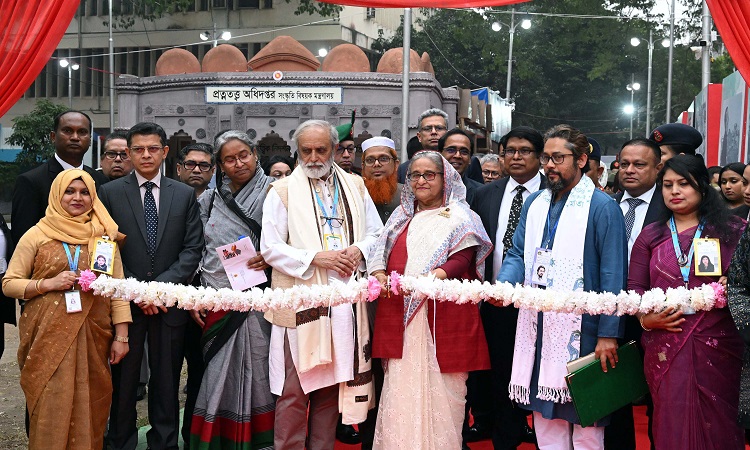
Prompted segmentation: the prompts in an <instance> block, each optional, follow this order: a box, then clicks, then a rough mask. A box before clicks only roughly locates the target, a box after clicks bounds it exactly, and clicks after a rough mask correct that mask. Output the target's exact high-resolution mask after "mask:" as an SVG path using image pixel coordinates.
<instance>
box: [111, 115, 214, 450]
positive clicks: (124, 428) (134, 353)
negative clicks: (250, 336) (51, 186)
mask: <svg viewBox="0 0 750 450" xmlns="http://www.w3.org/2000/svg"><path fill="white" fill-rule="evenodd" d="M166 141H167V136H166V133H165V132H164V129H162V127H160V126H159V125H157V124H155V123H148V122H144V123H139V124H137V125H135V126H133V128H131V129H130V131H129V132H128V148H127V152H128V156H129V158H130V160H131V161H133V166H134V168H135V171H134V172H133V173H132V174H130V175H128V176H126V177H122V178H120V179H118V180H115V181H113V182H110V183H108V184H107V185H105V186H104V187H103V188H102V189H101V190H100V193H99V197H100V198H101V200H102V203H104V206H106V207H107V210H109V213H110V214H111V215H112V218H113V219H114V220H115V222H117V224H118V225H119V227H120V231H121V232H123V233H125V234H126V235H127V236H128V238H127V240H126V242H125V244H124V245H123V246H122V248H121V249H120V252H121V254H122V264H123V269H124V271H125V276H126V277H133V278H136V279H138V280H141V281H161V282H167V283H175V284H185V283H187V282H188V281H189V280H190V278H191V277H192V276H193V274H194V273H195V271H196V269H197V267H198V263H199V261H200V259H201V252H202V251H203V244H204V243H203V226H202V225H201V219H200V211H199V209H198V203H197V202H196V200H195V191H194V190H193V189H192V188H191V187H190V186H187V185H185V184H182V183H180V182H178V181H175V180H171V179H169V178H166V177H164V176H163V175H162V174H161V173H160V168H161V165H162V162H163V161H164V159H165V158H166V156H167V153H168V152H169V147H168V146H167V145H166ZM130 310H131V313H132V314H133V323H132V324H131V325H130V331H129V335H130V353H128V356H126V357H125V358H124V359H123V360H122V362H121V363H120V364H119V365H118V366H113V369H112V381H113V388H114V392H113V394H112V410H111V412H110V422H109V437H108V439H109V442H110V445H111V447H112V448H113V449H117V450H119V449H128V450H133V449H135V448H136V445H137V444H138V429H137V428H136V410H135V403H136V390H137V388H138V380H139V378H140V367H141V360H142V359H143V351H144V350H143V347H144V342H145V340H146V337H147V336H148V362H149V368H150V370H151V377H150V379H149V389H148V406H149V407H148V410H149V422H150V423H151V427H152V428H151V430H150V431H149V432H148V433H147V434H146V439H147V441H148V446H149V448H150V449H153V450H164V449H174V450H176V449H177V445H178V426H179V403H178V397H177V393H178V389H179V383H180V368H181V367H182V358H183V356H184V346H183V338H184V335H185V326H186V324H187V321H188V320H189V317H188V313H187V311H183V310H179V309H177V308H176V307H172V308H165V307H156V306H153V305H152V306H143V305H136V304H131V305H130Z"/></svg>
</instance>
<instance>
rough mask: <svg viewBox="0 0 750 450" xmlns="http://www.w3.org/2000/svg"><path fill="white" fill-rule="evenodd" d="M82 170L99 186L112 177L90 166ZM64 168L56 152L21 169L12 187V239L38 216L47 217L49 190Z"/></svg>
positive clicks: (19, 237) (19, 235)
mask: <svg viewBox="0 0 750 450" xmlns="http://www.w3.org/2000/svg"><path fill="white" fill-rule="evenodd" d="M83 170H85V171H86V172H88V174H89V175H91V178H93V179H94V182H95V183H96V189H97V190H99V188H100V187H101V186H102V185H103V184H104V183H106V182H108V181H109V179H108V178H107V177H105V176H104V174H103V173H101V172H97V171H96V170H94V169H92V168H91V167H88V166H83ZM62 171H63V167H62V165H60V162H59V161H58V160H57V158H55V157H54V156H53V157H52V158H50V159H48V160H47V162H45V163H42V164H41V165H39V166H37V167H35V168H33V169H31V170H29V171H27V172H24V173H22V174H21V175H19V176H18V178H16V187H15V188H14V189H13V205H12V209H11V217H10V220H11V223H12V225H13V227H12V228H11V236H12V237H13V242H18V241H19V240H20V239H21V236H23V234H24V233H26V232H27V231H29V228H31V227H33V226H34V225H36V223H37V222H39V219H41V218H42V217H44V214H45V213H46V211H47V203H49V190H50V188H52V182H53V181H54V180H55V177H56V176H57V174H59V173H60V172H62Z"/></svg>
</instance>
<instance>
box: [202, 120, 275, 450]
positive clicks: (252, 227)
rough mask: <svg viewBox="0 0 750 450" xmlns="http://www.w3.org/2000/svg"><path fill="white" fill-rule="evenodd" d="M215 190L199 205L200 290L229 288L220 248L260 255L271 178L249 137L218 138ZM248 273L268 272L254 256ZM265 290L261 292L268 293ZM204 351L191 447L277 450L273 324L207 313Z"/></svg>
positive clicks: (253, 316)
mask: <svg viewBox="0 0 750 450" xmlns="http://www.w3.org/2000/svg"><path fill="white" fill-rule="evenodd" d="M215 148H216V161H217V163H218V164H217V167H218V169H219V170H217V173H216V185H217V186H219V187H218V188H216V189H210V190H207V191H206V192H204V193H203V194H202V195H201V196H200V198H199V199H198V203H199V205H200V208H201V219H202V220H203V228H204V236H205V240H206V247H205V249H204V250H203V261H202V262H201V267H202V269H201V284H202V285H203V286H209V287H212V288H214V289H222V288H226V289H232V286H231V284H230V283H229V278H228V277H227V273H226V271H225V270H224V266H223V265H222V264H221V261H220V259H219V255H218V253H217V252H216V248H217V247H221V246H224V245H227V244H231V243H233V242H235V241H237V240H238V239H240V238H241V237H243V236H244V237H248V238H250V241H252V243H253V246H254V247H255V249H256V250H258V246H259V239H260V223H261V221H262V220H261V219H262V213H263V201H264V200H265V199H266V192H267V191H268V184H269V183H270V182H271V181H272V179H271V178H269V177H268V176H266V174H265V173H263V169H262V168H261V165H260V163H259V162H258V152H257V150H256V148H255V146H254V145H253V143H252V141H251V140H250V137H249V136H248V135H247V134H245V133H243V132H241V131H227V132H225V133H223V134H222V135H220V136H219V137H217V138H216V146H215ZM247 267H248V268H249V269H258V270H265V269H267V268H268V265H267V264H266V263H265V261H264V260H263V257H262V256H260V253H258V255H257V256H255V257H254V258H252V259H250V260H249V261H248V262H247ZM267 286H268V284H267V283H264V284H261V285H259V286H258V287H260V288H264V287H267ZM193 317H194V319H196V321H198V323H199V324H200V325H201V326H202V327H203V337H202V339H201V346H202V347H203V357H204V360H205V363H206V371H205V372H204V375H203V382H202V383H201V388H200V392H199V393H198V399H197V401H196V404H195V411H194V413H193V419H192V423H191V429H190V434H191V437H190V447H191V448H200V449H204V450H205V449H222V448H229V447H231V448H253V449H263V448H272V447H273V421H274V413H275V401H274V398H273V396H272V395H271V385H270V382H269V378H268V351H269V347H270V339H271V324H270V323H268V322H267V321H266V319H264V318H263V313H261V312H256V311H245V312H239V311H216V312H209V313H208V314H207V315H206V317H205V323H204V319H203V318H201V317H199V316H198V315H197V314H195V313H194V314H193Z"/></svg>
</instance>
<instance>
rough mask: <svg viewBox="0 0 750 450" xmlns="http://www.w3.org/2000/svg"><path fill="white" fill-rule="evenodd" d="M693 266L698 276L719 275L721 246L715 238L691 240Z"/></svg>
mask: <svg viewBox="0 0 750 450" xmlns="http://www.w3.org/2000/svg"><path fill="white" fill-rule="evenodd" d="M693 249H694V250H693V257H694V258H695V260H694V261H693V267H695V274H696V275H698V276H716V277H720V276H721V246H720V245H719V240H718V239H716V238H700V239H694V240H693Z"/></svg>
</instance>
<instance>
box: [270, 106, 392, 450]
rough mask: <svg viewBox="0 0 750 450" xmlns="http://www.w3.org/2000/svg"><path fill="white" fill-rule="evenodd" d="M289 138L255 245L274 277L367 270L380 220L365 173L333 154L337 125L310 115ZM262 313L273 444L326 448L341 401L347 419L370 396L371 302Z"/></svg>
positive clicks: (321, 280)
mask: <svg viewBox="0 0 750 450" xmlns="http://www.w3.org/2000/svg"><path fill="white" fill-rule="evenodd" d="M292 140H293V141H294V143H295V146H296V151H297V154H298V156H299V165H298V166H297V168H296V169H295V170H294V171H293V172H292V174H291V175H290V176H288V177H286V178H284V179H282V180H278V181H276V182H274V183H273V184H271V188H270V189H269V191H268V195H267V197H266V201H265V203H264V204H263V223H262V229H263V232H262V234H261V239H260V251H261V254H262V255H263V258H264V259H265V260H266V262H267V263H268V264H269V265H271V267H272V268H273V272H272V275H271V287H273V288H291V287H293V286H295V285H313V284H318V285H320V284H328V283H330V282H332V281H333V280H339V281H344V282H346V281H348V280H349V279H350V278H351V277H352V275H353V274H356V273H361V272H363V271H364V272H365V273H367V271H366V269H367V267H366V264H365V262H366V261H365V258H364V256H363V255H369V254H370V249H371V247H372V246H373V245H374V244H375V240H376V239H377V237H378V235H379V233H380V231H381V229H382V227H383V223H382V222H381V221H380V217H378V213H377V210H376V209H375V205H374V204H373V203H372V200H371V199H370V195H369V194H368V193H367V190H366V189H365V186H364V182H363V181H362V178H360V177H358V176H354V175H350V174H348V173H346V172H345V171H344V170H343V169H341V168H340V167H339V166H338V165H336V164H334V163H333V154H334V149H335V148H336V145H337V144H338V133H337V131H336V129H335V128H334V127H333V126H331V124H329V123H328V122H325V121H322V120H308V121H307V122H305V123H303V124H301V125H300V126H299V127H298V128H297V130H296V131H295V132H294V135H293V136H292ZM266 319H267V320H268V321H269V322H271V323H272V324H273V327H272V329H271V348H270V352H269V378H270V384H271V392H272V393H273V394H275V395H278V396H279V398H278V401H277V403H276V416H275V424H276V425H275V429H274V447H275V448H279V449H292V448H294V449H297V448H300V449H301V448H304V447H305V446H306V447H307V448H310V449H332V448H333V447H334V444H335V434H336V433H335V430H336V422H337V419H338V417H339V407H341V413H342V416H343V423H344V424H355V423H361V422H363V421H364V420H365V418H366V417H367V411H368V410H369V409H370V408H372V407H373V406H374V403H375V402H374V395H373V394H374V392H373V386H372V372H371V364H372V359H371V358H370V355H369V350H367V351H366V349H369V348H370V332H369V326H368V324H369V322H368V319H367V306H366V305H365V304H363V303H357V304H355V305H339V306H333V307H330V308H327V307H323V308H312V309H306V310H300V311H295V310H292V309H288V310H286V309H280V310H275V311H272V312H268V313H266ZM355 324H356V326H355ZM308 410H309V421H308ZM306 439H307V441H308V442H307V445H305V441H306Z"/></svg>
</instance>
